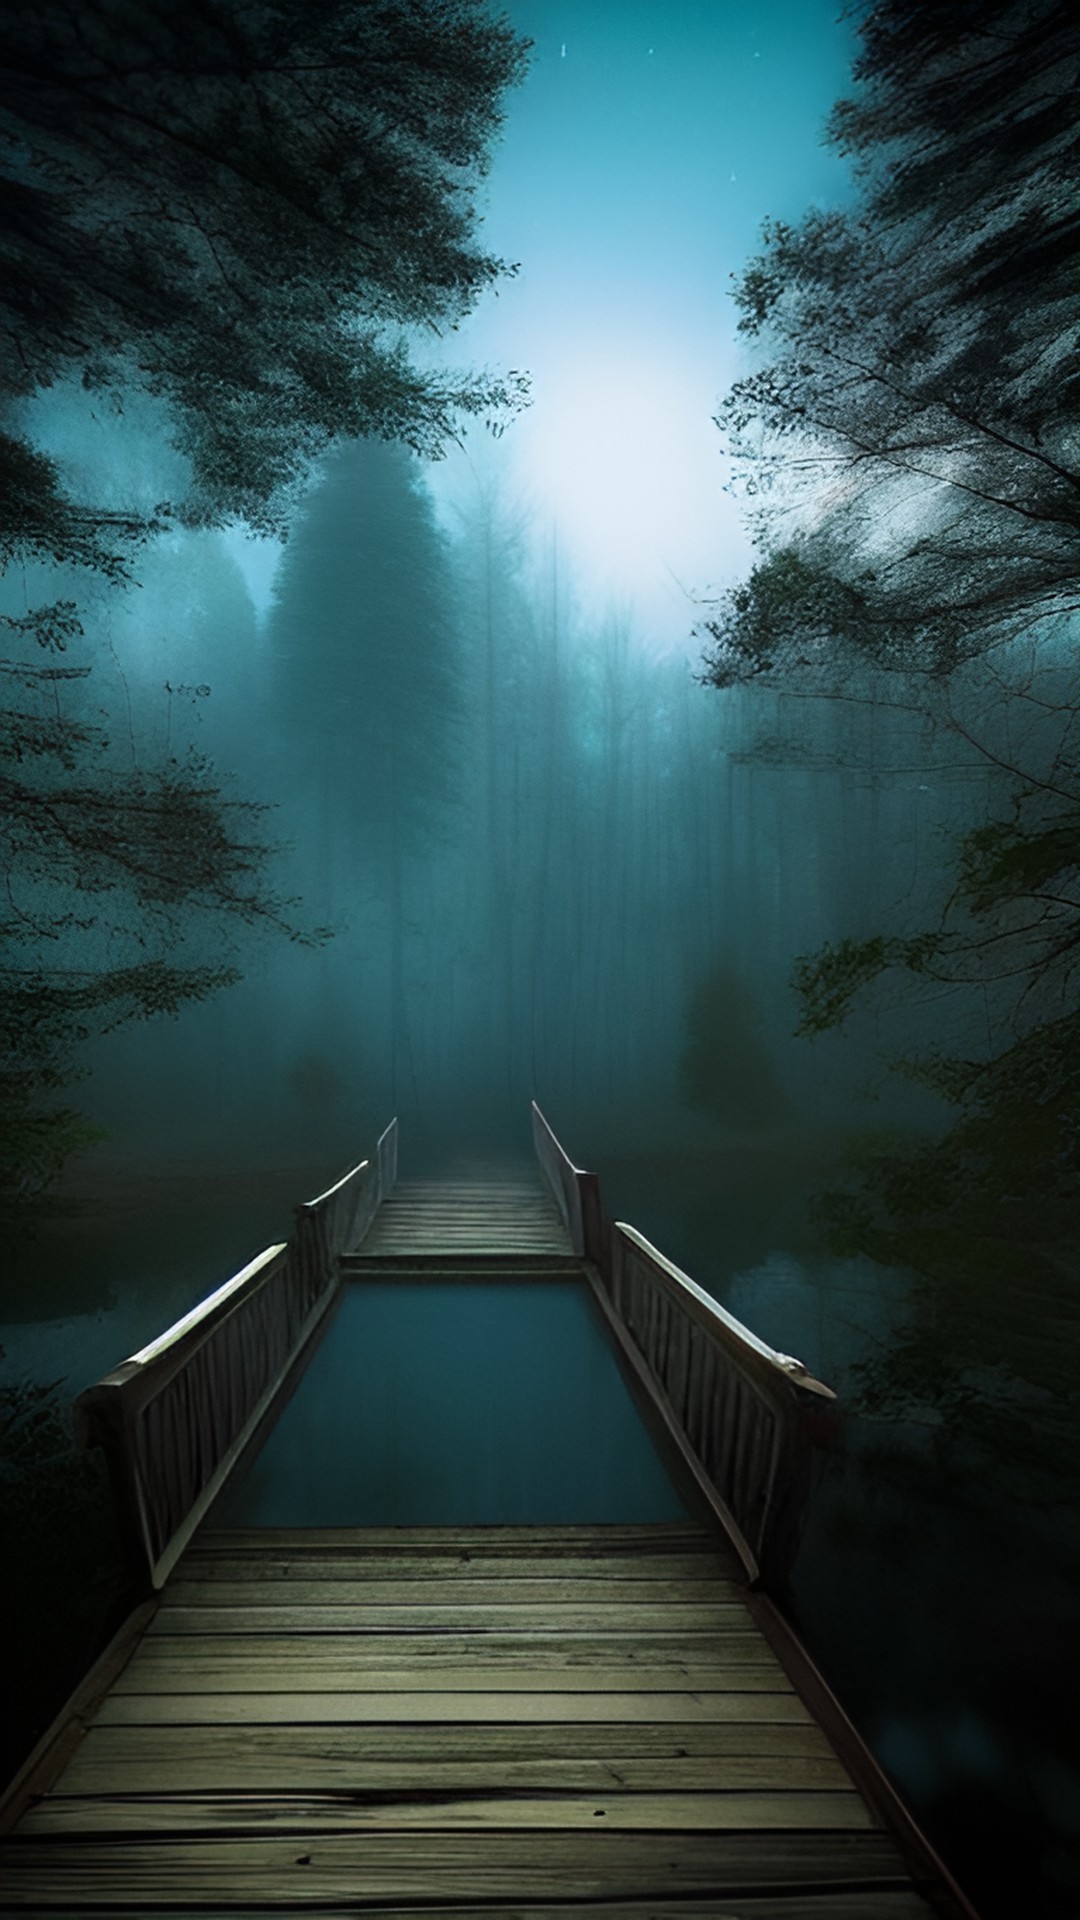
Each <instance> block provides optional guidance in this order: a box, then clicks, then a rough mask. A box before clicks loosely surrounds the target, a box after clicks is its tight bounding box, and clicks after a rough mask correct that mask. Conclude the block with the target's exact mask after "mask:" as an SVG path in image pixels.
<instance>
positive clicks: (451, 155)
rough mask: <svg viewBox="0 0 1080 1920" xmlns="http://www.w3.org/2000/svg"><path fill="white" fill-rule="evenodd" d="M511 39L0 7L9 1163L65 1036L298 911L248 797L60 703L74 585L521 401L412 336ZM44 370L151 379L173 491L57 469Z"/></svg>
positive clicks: (339, 4) (497, 27)
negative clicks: (363, 458)
mask: <svg viewBox="0 0 1080 1920" xmlns="http://www.w3.org/2000/svg"><path fill="white" fill-rule="evenodd" d="M524 59H525V43H523V42H521V41H519V40H517V39H516V38H515V36H514V35H513V33H512V32H511V30H510V28H509V27H508V25H506V23H505V22H502V21H500V20H496V19H493V18H491V17H490V16H489V15H487V14H486V13H485V11H484V9H483V7H482V6H480V5H478V4H476V3H475V0H375V4H370V5H369V4H366V3H365V4H360V3H359V0H303V4H300V0H270V4H262V0H195V3H194V5H193V6H190V7H187V8H186V9H183V10H182V11H179V12H178V11H177V10H176V9H175V8H174V7H171V6H169V5H167V4H165V0H146V3H144V0H138V3H137V4H136V0H90V3H89V4H83V0H44V3H43V4H41V5H30V4H29V0H14V4H13V5H12V6H11V7H9V8H8V9H7V12H6V14H5V21H4V29H3V34H2V37H0V170H2V174H3V180H4V193H3V196H2V205H0V262H2V272H0V405H2V406H3V409H4V411H3V418H2V421H0V427H2V430H0V563H2V564H3V565H4V566H5V568H8V569H10V567H11V565H12V563H18V565H19V568H20V580H19V581H17V582H14V583H12V582H11V581H10V575H9V587H10V589H11V591H10V597H9V599H8V601H7V602H6V603H5V605H4V607H3V610H2V611H0V624H2V626H3V628H4V632H5V635H6V638H7V640H8V643H9V648H10V657H9V658H8V659H6V660H5V661H3V662H2V663H0V666H2V671H3V678H4V684H5V686H6V687H7V688H8V689H14V692H13V694H12V698H11V699H10V701H8V702H6V703H2V704H3V713H2V714H0V727H2V729H3V734H4V739H5V744H6V745H8V747H9V749H10V751H11V753H12V755H13V756H14V758H13V771H12V773H11V776H10V778H8V779H7V780H6V782H5V787H4V790H3V793H2V795H0V799H2V801H3V804H4V806H5V808H6V819H7V826H6V829H5V831H6V834H7V842H8V852H9V855H10V857H11V860H12V862H13V866H12V880H11V888H10V890H9V896H8V909H9V910H8V913H7V915H6V917H5V924H4V927H3V931H4V934H5V936H6V938H7V940H8V942H9V943H12V944H11V946H10V952H11V958H10V959H9V960H7V961H5V963H4V967H3V970H2V972H0V999H2V1002H3V1016H4V1034H5V1045H4V1064H3V1078H4V1086H3V1091H4V1092H5V1093H6V1095H7V1098H6V1100H5V1102H4V1112H5V1116H6V1125H7V1128H8V1131H7V1133H6V1135H5V1140H6V1144H5V1146H4V1148H3V1152H4V1154H5V1155H6V1156H7V1157H6V1160H5V1167H6V1174H7V1177H8V1184H9V1186H11V1187H13V1188H14V1189H15V1190H16V1191H17V1192H24V1191H25V1190H26V1189H27V1187H28V1186H29V1187H31V1188H36V1187H40V1186H41V1185H42V1184H43V1183H44V1182H46V1181H47V1179H48V1178H49V1177H50V1176H51V1175H52V1174H54V1173H55V1172H56V1171H57V1170H58V1168H59V1166H60V1164H61V1163H62V1161H63V1158H64V1156H65V1153H66V1151H67V1150H68V1148H69V1147H70V1145H71V1144H72V1143H73V1142H74V1141H76V1140H77V1139H78V1138H79V1137H81V1128H82V1123H81V1122H79V1120H78V1118H77V1116H75V1115H73V1114H72V1113H71V1112H70V1111H69V1110H68V1109H67V1108H58V1107H56V1105H55V1103H54V1099H53V1096H54V1095H55V1093H56V1091H57V1089H58V1088H60V1087H62V1086H63V1085H65V1084H66V1083H67V1081H68V1080H69V1079H70V1078H71V1076H72V1074H73V1072H74V1071H75V1068H74V1056H75V1053H76V1052H77V1049H78V1046H79V1044H80V1043H81V1041H82V1040H83V1039H85V1038H86V1037H88V1036H89V1035H91V1034H93V1033H95V1032H99V1031H101V1030H102V1029H103V1028H108V1027H109V1026H111V1025H115V1024H117V1023H118V1022H119V1021H120V1020H122V1019H126V1018H131V1017H136V1016H140V1015H145V1014H150V1013H153V1012H157V1011H162V1010H172V1009H174V1008H175V1007H176V1006H178V1005H180V1004H181V1003H182V1002H183V1001H185V1000H189V999H192V998H195V999H198V998H202V997H204V996H205V995H206V994H207V993H209V992H211V991H213V990H215V989H216V988H217V987H219V986H221V985H224V984H226V983H227V982H228V981H229V980H231V979H233V978H235V977H237V976H236V969H235V965H234V959H235V955H234V954H233V955H227V956H226V957H225V958H222V956H221V951H220V948H221V935H220V934H219V935H218V937H217V939H216V941H215V945H214V952H213V954H212V955H210V956H209V957H208V956H207V954H206V953H205V952H203V951H202V950H201V949H200V929H202V930H205V928H206V926H207V925H209V924H218V925H219V926H221V927H224V926H227V925H228V924H230V923H233V924H237V923H239V922H257V923H260V924H275V925H278V926H279V927H283V928H284V929H285V930H286V931H288V932H289V933H290V934H291V935H292V936H293V937H297V938H299V937H304V936H302V935H301V934H300V932H299V929H298V928H297V926H296V925H295V923H294V922H293V921H292V919H291V917H290V914H289V911H288V907H287V903H283V902H282V901H281V900H280V899H279V898H278V897H277V896H276V895H275V893H274V890H273V888H272V886H270V885H269V884H268V882H267V877H266V861H267V856H268V853H269V849H268V847H267V845H266V843H265V838H264V835H263V833H262V831H261V829H260V828H259V825H258V817H259V814H260V811H261V810H260V809H258V808H256V807H253V806H251V805H250V804H249V803H246V802H243V801H238V800H234V799H232V798H230V797H229V796H228V795H227V793H226V792H225V789H224V787H223V785H222V783H221V781H220V780H219V779H218V778H217V776H216V775H215V774H214V773H213V770H212V768H211V767H210V766H209V765H208V763H206V762H205V761H203V760H201V759H199V758H198V757H196V758H193V759H189V760H185V758H184V755H183V753H182V752H172V751H169V750H166V752H165V754H164V755H163V756H162V755H157V756H155V755H154V754H152V753H147V752H146V751H145V750H143V751H141V752H136V751H135V748H134V743H133V761H134V764H133V765H132V766H127V765H124V764H121V762H120V761H119V760H118V759H117V756H116V754H115V752H113V751H112V750H111V749H110V747H109V743H108V740H107V737H106V730H105V729H103V728H102V727H101V726H100V724H99V721H98V719H96V718H93V717H90V716H89V714H88V712H84V711H83V710H82V709H80V708H79V707H78V705H77V704H76V705H74V706H73V705H72V702H73V701H74V700H75V699H76V696H77V693H78V690H79V687H80V684H81V683H82V681H83V680H84V679H85V676H86V674H87V673H89V671H90V665H89V664H86V663H80V664H77V665H76V664H72V663H71V659H70V656H69V658H68V659H66V660H63V661H62V660H60V659H59V658H58V657H57V656H59V655H64V654H67V652H68V649H69V648H72V647H75V646H76V645H77V643H78V641H79V640H80V639H81V638H82V639H89V637H90V630H89V626H88V617H87V615H86V613H85V612H84V611H83V610H81V608H80V605H79V599H80V593H79V587H80V585H81V584H82V585H84V584H85V583H86V582H87V580H88V579H89V578H90V577H91V576H94V575H96V576H97V577H98V579H99V580H100V581H104V582H106V583H109V584H111V585H113V586H116V587H123V586H124V585H126V584H127V583H129V582H130V581H131V579H132V577H133V572H134V568H135V565H136V551H137V549H138V548H139V547H140V546H142V547H143V548H144V549H145V548H147V546H148V544H149V543H150V542H152V541H153V540H154V538H155V537H156V536H158V535H159V534H160V533H161V532H162V531H163V530H164V529H167V528H168V527H169V526H170V524H172V525H175V523H176V521H177V519H179V520H180V521H182V522H185V523H187V524H190V525H196V526H198V525H207V524H221V523H222V522H225V521H229V520H235V519H242V520H245V521H246V522H247V523H248V524H249V525H250V526H251V527H253V528H257V529H261V530H264V531H267V530H274V531H283V530H284V527H285V525H286V522H287V517H288V512H289V507H290V501H291V500H292V497H293V495H294V494H295V492H296V491H297V490H298V488H299V486H300V484H301V483H302V481H303V479H304V477H305V475H307V473H308V472H309V470H310V468H311V465H312V462H313V461H314V460H315V459H316V457H317V456H318V455H320V454H321V453H322V452H323V451H324V450H325V449H326V447H327V446H328V445H329V444H331V443H332V442H333V441H334V440H335V439H338V438H340V437H341V436H343V435H354V436H355V435H358V434H367V435H373V436H377V437H382V438H386V439H395V438H396V439H399V440H404V441H405V442H407V443H408V444H409V445H411V446H414V447H417V448H420V449H422V450H423V451H424V452H426V453H429V454H434V453H437V452H438V451H439V450H440V448H441V447H442V445H443V444H444V443H445V441H446V439H447V437H448V436H449V435H451V434H452V433H453V431H454V428H455V422H456V421H458V420H459V419H461V418H462V417H464V416H469V415H475V414H482V415H487V416H488V417H489V418H490V419H493V420H494V419H496V418H497V417H498V416H500V415H504V414H505V412H506V411H507V410H508V409H512V408H513V407H514V406H516V405H518V404H519V403H520V402H521V400H522V398H523V393H524V382H523V381H522V379H521V377H520V376H518V375H514V374H511V375H508V376H506V377H505V378H497V377H489V376H486V375H484V376H474V375H469V374H460V375H459V374H452V373H448V372H446V371H443V370H440V369H439V368H438V367H437V366H435V365H434V364H432V357H431V355H430V353H429V352H428V351H427V350H426V348H425V349H424V350H423V351H421V350H420V349H419V348H418V347H417V345H416V340H417V336H418V334H419V333H420V332H422V331H426V332H428V333H432V332H433V333H436V334H438V333H440V332H442V331H444V330H446V329H448V328H453V327H454V326H456V325H457V324H458V322H459V321H460V320H461V319H462V317H463V316H464V315H465V314H466V313H467V312H468V311H469V309H470V308H471V306H472V305H473V303H474V301H475V299H476V298H477V296H478V295H479V293H480V292H481V291H482V290H483V289H484V288H485V287H487V286H489V285H490V284H491V283H492V282H493V281H494V280H496V279H497V278H498V276H499V275H500V274H501V273H503V272H505V271H512V269H510V268H507V267H506V266H505V264H504V263H503V262H502V261H500V260H497V259H495V258H494V257H492V256H491V255H490V254H488V253H486V252H485V251H484V250H483V249H482V248H481V247H480V245H479V243H478V240H477V237H476V220H477V204H476V201H477V192H478V189H479V186H480V183H481V180H482V177H483V173H484V170H485V167H486V161H487V152H488V148H489V145H490V142H491V140H492V138H493V137H494V135H495V133H496V132H497V129H498V126H499V124H500V119H501V101H502V96H503V93H504V91H505V90H506V88H507V87H508V86H509V85H510V84H511V83H512V82H514V81H515V80H516V79H517V78H518V77H519V76H520V74H521V72H522V70H523V65H524ZM65 380H66V381H69V382H71V381H78V382H79V383H81V385H82V386H83V387H84V388H87V389H90V390H92V391H94V390H97V391H104V392H106V393H107V394H108V396H109V398H110V400H111V403H112V404H113V406H114V407H116V408H117V409H118V410H119V411H121V412H122V410H123V407H124V402H125V396H126V395H128V394H129V393H130V392H131V390H132V389H133V388H138V389H140V390H141V391H142V392H143V393H144V394H149V395H151V396H156V398H157V399H158V400H160V401H161V402H162V403H163V405H164V409H165V413H166V415H167V418H168V420H169V422H170V426H171V432H172V436H173V439H174V442H175V444H176V445H177V446H178V447H179V448H180V449H181V450H182V451H183V453H184V454H186V456H187V457H188V461H189V466H190V476H191V479H190V485H189V486H188V487H187V488H186V490H185V491H184V493H183V497H182V498H180V499H177V500H175V501H174V502H172V504H171V505H164V504H163V505H161V506H159V507H157V508H155V509H154V510H153V511H150V512H139V511H131V512H126V511H115V510H105V509H103V508H102V507H100V506H99V505H98V504H97V503H96V502H95V501H93V500H92V499H90V500H75V499H73V498H71V497H69V490H68V487H67V486H66V484H65V479H64V475H63V473H62V472H61V469H60V467H59V466H58V464H57V463H56V462H55V461H54V460H52V459H50V458H49V457H48V456H47V455H46V454H45V453H44V452H43V451H41V450H40V449H39V448H38V447H35V446H34V445H33V444H32V443H31V440H30V439H29V437H28V436H27V433H26V432H25V431H23V430H20V422H21V419H22V415H21V413H20V403H21V402H23V401H25V400H26V399H28V398H30V397H33V396H34V395H36V394H38V393H40V392H41V391H42V390H44V389H46V388H48V387H50V386H52V385H54V384H56V383H57V382H60V381H65ZM58 567H59V568H60V569H62V572H61V574H60V576H59V581H58V579H57V576H56V574H55V572H52V571H49V570H51V569H55V568H58ZM23 569H29V580H30V582H31V584H32V585H33V587H34V593H33V594H31V593H30V591H29V589H28V590H27V591H26V592H25V593H23V594H21V595H20V593H19V591H18V588H19V587H20V586H21V583H22V570H23ZM39 587H40V592H39V591H38V588H39ZM208 915H209V916H210V918H209V921H208V919H207V916H208Z"/></svg>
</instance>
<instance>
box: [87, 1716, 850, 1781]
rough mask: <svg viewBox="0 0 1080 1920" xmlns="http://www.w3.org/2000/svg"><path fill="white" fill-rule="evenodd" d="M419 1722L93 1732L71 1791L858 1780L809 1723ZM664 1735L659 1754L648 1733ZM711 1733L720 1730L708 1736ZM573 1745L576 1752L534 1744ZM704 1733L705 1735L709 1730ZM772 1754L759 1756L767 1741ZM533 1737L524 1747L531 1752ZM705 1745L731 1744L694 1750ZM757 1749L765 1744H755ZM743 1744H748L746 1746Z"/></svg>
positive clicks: (106, 1729)
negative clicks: (556, 1727)
mask: <svg viewBox="0 0 1080 1920" xmlns="http://www.w3.org/2000/svg"><path fill="white" fill-rule="evenodd" d="M432 1731H433V1730H430V1729H427V1728H420V1727H403V1728H398V1729H395V1728H386V1727H379V1728H362V1729H361V1728H351V1727H320V1728H310V1727H273V1726H271V1727H102V1726H98V1727H93V1728H91V1730H90V1732H89V1734H88V1735H87V1736H86V1738H85V1739H84V1740H83V1743H82V1745H81V1747H80V1748H79V1750H78V1752H77V1753H76V1754H75V1755H74V1757H73V1759H72V1760H71V1762H70V1764H69V1766H68V1767H67V1769H66V1771H65V1773H64V1778H63V1783H62V1785H63V1791H64V1793H65V1794H80V1793H98V1794H100V1793H133V1792H134V1793H166V1792H169V1793H180V1792H183V1793H191V1792H214V1791H225V1790H228V1789H230V1788H238V1787H243V1788H244V1789H245V1790H248V1789H251V1790H259V1791H262V1792H288V1791H297V1790H299V1789H301V1788H303V1789H305V1790H311V1789H316V1788H337V1789H339V1790H341V1791H344V1792H376V1791H378V1792H393V1791H408V1792H416V1793H419V1792H430V1791H432V1790H435V1789H444V1790H449V1789H455V1790H457V1791H459V1792H461V1791H464V1790H465V1789H484V1788H486V1789H489V1790H494V1789H500V1790H505V1789H519V1790H527V1791H530V1792H537V1791H542V1792H558V1791H560V1790H561V1791H563V1792H588V1793H596V1792H599V1791H605V1792H606V1791H610V1789H611V1786H612V1783H613V1782H615V1783H617V1784H618V1785H619V1786H620V1787H622V1788H623V1789H624V1790H625V1791H626V1792H628V1793H642V1792H673V1793H678V1792H682V1793H688V1792H694V1791H704V1790H711V1791H715V1792H747V1791H751V1790H755V1789H756V1790H764V1791H772V1792H777V1793H781V1792H789V1791H797V1790H801V1791H804V1792H819V1793H829V1792H837V1791H839V1792H845V1791H848V1790H849V1789H850V1786H851V1781H850V1778H849V1776H848V1774H847V1772H846V1770H845V1768H844V1767H843V1765H842V1764H841V1762H840V1761H839V1760H838V1759H837V1757H836V1755H835V1754H833V1753H831V1752H830V1751H829V1749H828V1746H827V1744H826V1742H825V1741H824V1740H821V1741H820V1742H819V1743H818V1744H816V1745H813V1746H812V1747H811V1750H809V1751H803V1750H801V1749H803V1748H806V1747H808V1746H810V1742H809V1741H808V1739H807V1737H806V1733H805V1730H804V1729H802V1728H783V1727H781V1728H775V1727H748V1728H738V1727H735V1728H732V1727H726V1726H725V1727H719V1728H715V1729H712V1730H710V1729H708V1728H698V1727H694V1728H687V1729H684V1734H685V1738H684V1739H683V1740H681V1741H678V1740H673V1739H672V1738H671V1737H670V1735H669V1736H668V1737H667V1738H666V1739H664V1738H663V1737H662V1735H663V1731H664V1730H661V1729H655V1728H644V1729H643V1728H640V1727H639V1728H637V1729H633V1730H630V1729H628V1730H627V1732H626V1733H625V1734H624V1735H623V1737H622V1739H621V1742H620V1740H619V1739H618V1738H617V1737H616V1735H615V1733H614V1731H613V1729H611V1728H607V1727H598V1728H590V1729H586V1728H577V1729H575V1730H574V1733H573V1735H572V1737H571V1739H569V1740H566V1739H563V1740H561V1741H559V1742H555V1741H553V1740H552V1738H551V1733H550V1729H547V1728H530V1729H528V1732H529V1733H530V1734H531V1735H532V1736H533V1738H532V1739H531V1740H530V1741H529V1742H528V1743H525V1742H522V1740H521V1739H520V1734H521V1733H523V1732H525V1731H526V1730H525V1729H519V1730H517V1733H518V1736H519V1737H517V1738H515V1735H514V1733H512V1732H510V1731H509V1730H507V1729H505V1728H492V1729H486V1728H483V1727H475V1726H474V1727H461V1728H457V1729H455V1735H454V1738H453V1740H452V1741H449V1740H448V1739H447V1737H446V1734H445V1731H444V1732H443V1735H442V1737H441V1739H437V1740H434V1741H433V1740H432V1737H431V1736H432ZM643 1732H647V1733H649V1734H652V1735H654V1736H655V1735H657V1734H660V1735H661V1737H660V1738H655V1739H654V1741H653V1743H652V1744H654V1746H655V1749H656V1750H655V1751H654V1752H651V1753H648V1752H646V1753H640V1752H637V1751H635V1749H636V1748H640V1747H642V1746H645V1745H647V1744H649V1743H647V1742H646V1741H644V1740H643V1739H642V1733H643ZM710 1732H711V1733H712V1737H711V1738H710V1737H708V1736H709V1734H710ZM537 1733H540V1734H546V1736H547V1737H546V1741H544V1742H543V1744H544V1745H546V1746H547V1747H549V1748H550V1747H552V1746H554V1745H556V1744H558V1745H560V1746H562V1747H566V1746H573V1748H574V1751H573V1753H572V1754H565V1753H561V1752H560V1753H554V1754H552V1753H548V1754H545V1753H544V1752H542V1751H539V1750H538V1743H537V1741H536V1739H535V1736H536V1734H537ZM586 1733H589V1734H591V1735H592V1740H591V1745H592V1746H593V1747H594V1748H595V1747H596V1746H597V1745H598V1744H600V1743H599V1742H598V1741H597V1738H596V1736H597V1735H601V1736H607V1746H608V1748H609V1749H610V1751H608V1752H607V1753H603V1752H601V1753H595V1752H594V1753H593V1754H592V1755H590V1754H588V1753H582V1751H581V1748H582V1745H583V1744H584V1740H583V1736H584V1735H585V1734H586ZM703 1736H704V1737H703ZM766 1741H767V1742H768V1750H767V1751H760V1749H761V1747H762V1746H763V1744H764V1743H765V1742H766ZM526 1744H527V1746H528V1752H527V1753H526V1752H524V1751H523V1747H524V1746H525V1745H526ZM695 1744H696V1745H697V1747H699V1748H711V1749H720V1748H722V1747H724V1746H727V1747H728V1748H729V1749H734V1750H730V1751H695V1750H694V1749H695ZM755 1748H756V1749H759V1750H757V1751H755ZM744 1749H745V1750H744Z"/></svg>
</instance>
